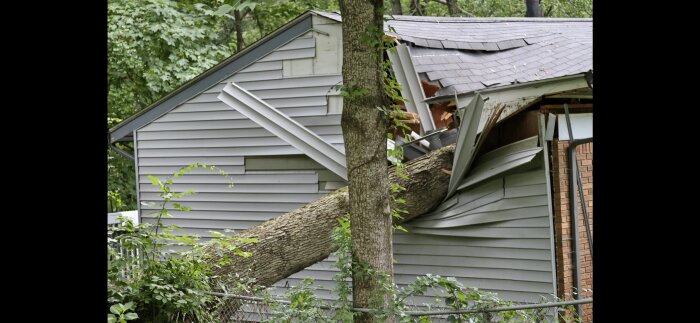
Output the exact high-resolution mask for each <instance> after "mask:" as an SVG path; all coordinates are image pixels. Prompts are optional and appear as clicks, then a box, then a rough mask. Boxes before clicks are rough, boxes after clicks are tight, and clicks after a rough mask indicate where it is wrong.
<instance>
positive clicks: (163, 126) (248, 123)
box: [139, 115, 340, 132]
mask: <svg viewBox="0 0 700 323" xmlns="http://www.w3.org/2000/svg"><path fill="white" fill-rule="evenodd" d="M294 120H295V121H296V122H298V123H300V124H301V125H303V126H338V125H340V115H329V116H312V117H297V118H294ZM241 128H260V126H259V125H258V124H257V123H255V122H254V121H252V120H215V121H180V122H153V123H151V124H149V125H148V126H146V127H144V128H142V129H141V130H139V132H141V131H162V130H212V129H241Z"/></svg>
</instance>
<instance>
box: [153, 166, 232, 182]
mask: <svg viewBox="0 0 700 323" xmlns="http://www.w3.org/2000/svg"><path fill="white" fill-rule="evenodd" d="M207 166H208V167H210V166H209V165H207ZM181 168H182V166H141V167H139V174H141V175H157V176H162V175H172V174H173V173H174V172H177V171H179V170H180V169H181ZM219 170H223V171H225V172H227V173H229V174H243V173H245V167H244V166H221V165H220V166H218V167H217V168H216V169H215V170H211V169H210V168H207V169H203V168H192V169H191V170H190V171H189V172H186V173H185V176H190V175H208V174H218V173H219ZM173 181H176V182H177V181H178V179H173Z"/></svg>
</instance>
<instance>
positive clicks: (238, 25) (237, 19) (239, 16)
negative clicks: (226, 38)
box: [233, 8, 250, 52]
mask: <svg viewBox="0 0 700 323" xmlns="http://www.w3.org/2000/svg"><path fill="white" fill-rule="evenodd" d="M249 12H250V9H248V8H245V9H244V10H243V12H241V11H240V10H234V11H233V18H234V28H235V30H236V52H240V51H241V50H242V49H243V47H245V41H244V39H243V18H245V16H246V15H247V14H248V13H249Z"/></svg>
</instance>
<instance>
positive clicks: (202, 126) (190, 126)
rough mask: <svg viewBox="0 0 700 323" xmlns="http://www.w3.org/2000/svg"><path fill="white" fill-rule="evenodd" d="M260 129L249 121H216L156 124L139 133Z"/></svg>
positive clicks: (144, 128) (155, 122) (156, 122)
mask: <svg viewBox="0 0 700 323" xmlns="http://www.w3.org/2000/svg"><path fill="white" fill-rule="evenodd" d="M245 128H260V126H259V125H257V124H256V123H255V122H253V121H251V120H216V121H180V122H158V121H154V122H153V123H151V124H149V125H147V126H145V127H143V128H142V129H141V130H139V132H144V131H162V130H211V129H245Z"/></svg>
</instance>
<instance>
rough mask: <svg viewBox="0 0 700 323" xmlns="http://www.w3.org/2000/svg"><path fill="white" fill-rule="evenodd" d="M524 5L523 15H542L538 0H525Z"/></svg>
mask: <svg viewBox="0 0 700 323" xmlns="http://www.w3.org/2000/svg"><path fill="white" fill-rule="evenodd" d="M525 6H526V7H527V11H526V12H525V17H542V9H541V8H540V0H525Z"/></svg>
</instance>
